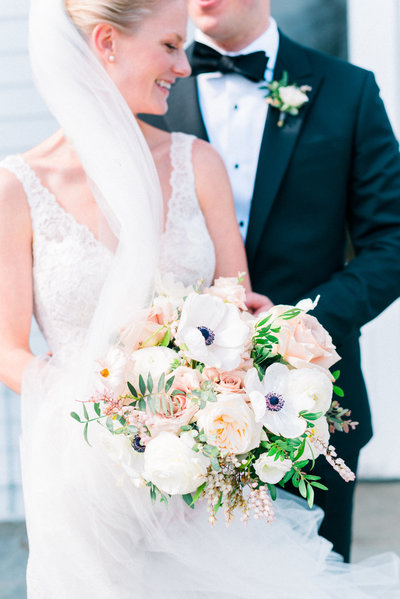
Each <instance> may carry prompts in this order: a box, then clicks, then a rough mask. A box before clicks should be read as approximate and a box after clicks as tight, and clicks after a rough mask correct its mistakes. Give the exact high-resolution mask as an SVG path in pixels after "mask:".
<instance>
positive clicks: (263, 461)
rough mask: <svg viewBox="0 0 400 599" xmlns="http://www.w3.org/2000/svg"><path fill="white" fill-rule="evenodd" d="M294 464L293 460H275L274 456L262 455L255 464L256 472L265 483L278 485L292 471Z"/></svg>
mask: <svg viewBox="0 0 400 599" xmlns="http://www.w3.org/2000/svg"><path fill="white" fill-rule="evenodd" d="M292 465H293V463H292V461H291V460H274V457H273V456H269V457H268V455H267V454H265V453H264V454H262V455H261V456H260V457H259V458H258V460H256V461H255V462H254V470H255V471H256V474H257V476H258V478H259V479H260V480H262V482H263V483H270V484H271V485H276V483H279V481H280V480H282V478H283V477H284V476H285V474H286V473H287V472H289V470H290V469H291V467H292Z"/></svg>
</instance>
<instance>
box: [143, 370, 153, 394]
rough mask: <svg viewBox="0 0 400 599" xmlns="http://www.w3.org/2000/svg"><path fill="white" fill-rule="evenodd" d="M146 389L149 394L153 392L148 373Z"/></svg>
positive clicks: (151, 378) (151, 379)
mask: <svg viewBox="0 0 400 599" xmlns="http://www.w3.org/2000/svg"><path fill="white" fill-rule="evenodd" d="M147 388H148V390H149V393H152V392H153V377H152V376H151V372H149V374H148V375H147ZM143 395H144V394H143Z"/></svg>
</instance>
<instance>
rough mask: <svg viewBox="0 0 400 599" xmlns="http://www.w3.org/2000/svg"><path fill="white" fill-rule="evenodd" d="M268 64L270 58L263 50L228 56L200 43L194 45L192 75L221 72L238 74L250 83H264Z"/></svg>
mask: <svg viewBox="0 0 400 599" xmlns="http://www.w3.org/2000/svg"><path fill="white" fill-rule="evenodd" d="M267 63H268V57H267V56H266V54H265V52H263V51H262V50H260V51H259V52H252V53H251V54H243V55H238V56H226V55H225V54H220V53H219V52H217V50H214V49H213V48H210V46H206V45H205V44H201V43H200V42H194V44H193V54H192V60H191V67H192V75H200V73H214V72H215V71H219V72H221V73H237V74H238V75H242V76H243V77H246V79H250V81H262V80H263V79H264V73H265V69H266V67H267Z"/></svg>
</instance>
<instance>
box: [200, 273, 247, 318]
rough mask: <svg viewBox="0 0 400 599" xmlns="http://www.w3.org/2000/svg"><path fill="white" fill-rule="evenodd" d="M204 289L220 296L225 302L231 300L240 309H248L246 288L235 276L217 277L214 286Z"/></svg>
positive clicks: (215, 295)
mask: <svg viewBox="0 0 400 599" xmlns="http://www.w3.org/2000/svg"><path fill="white" fill-rule="evenodd" d="M204 291H205V293H208V294H209V295H213V296H214V297H220V298H221V299H222V300H223V301H224V302H229V303H230V304H233V305H234V306H237V307H238V308H240V310H247V307H246V304H245V300H246V291H245V288H244V287H243V285H241V284H240V283H238V280H237V278H235V277H219V279H215V281H214V285H213V286H212V287H209V288H208V289H205V290H204Z"/></svg>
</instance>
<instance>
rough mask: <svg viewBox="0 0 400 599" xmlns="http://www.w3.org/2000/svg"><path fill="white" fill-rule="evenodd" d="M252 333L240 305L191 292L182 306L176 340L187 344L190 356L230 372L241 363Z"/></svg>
mask: <svg viewBox="0 0 400 599" xmlns="http://www.w3.org/2000/svg"><path fill="white" fill-rule="evenodd" d="M248 334H249V328H248V326H247V325H246V324H245V323H244V322H243V321H242V319H241V318H240V313H239V310H238V308H237V307H236V306H233V305H232V304H227V303H225V302H223V301H222V299H220V298H219V297H212V296H211V295H208V294H204V295H199V294H197V293H191V294H190V295H189V296H188V297H187V298H186V301H185V303H184V305H183V308H182V315H181V319H180V323H179V327H178V331H177V335H176V341H177V343H178V344H179V345H180V346H182V345H185V346H186V347H187V351H186V353H187V356H188V357H189V358H191V359H193V360H197V361H199V362H203V363H204V364H205V365H206V366H214V367H215V368H219V369H220V370H226V371H230V370H235V368H237V367H238V366H239V364H240V361H241V356H242V354H243V352H244V345H245V343H246V341H247V337H248Z"/></svg>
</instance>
